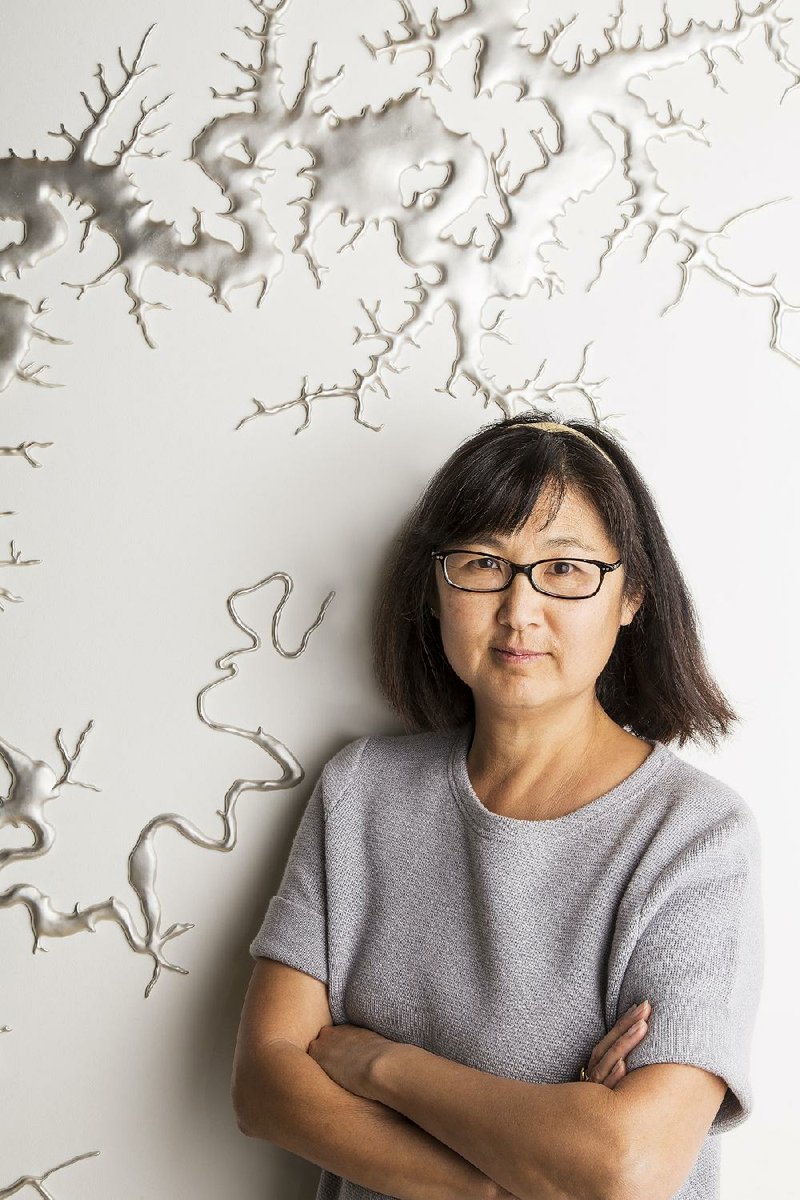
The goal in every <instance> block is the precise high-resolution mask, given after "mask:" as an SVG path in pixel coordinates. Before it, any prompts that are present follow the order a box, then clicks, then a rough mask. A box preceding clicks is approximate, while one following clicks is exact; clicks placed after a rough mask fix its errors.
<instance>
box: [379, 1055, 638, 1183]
mask: <svg viewBox="0 0 800 1200" xmlns="http://www.w3.org/2000/svg"><path fill="white" fill-rule="evenodd" d="M369 1094H370V1096H372V1097H373V1098H375V1099H377V1100H379V1101H380V1102H381V1103H383V1104H386V1105H388V1106H389V1107H390V1108H393V1109H394V1110H395V1111H397V1112H399V1113H402V1114H403V1115H405V1116H406V1117H408V1119H409V1120H411V1121H414V1122H415V1124H416V1125H418V1126H420V1127H421V1128H422V1129H425V1130H427V1131H428V1132H429V1133H430V1134H431V1135H432V1136H433V1137H435V1138H436V1139H437V1141H439V1142H442V1143H443V1144H444V1145H446V1146H450V1147H451V1149H453V1150H454V1151H455V1152H456V1153H457V1154H460V1155H462V1156H463V1157H464V1158H466V1159H468V1161H469V1162H471V1163H473V1165H474V1166H475V1167H477V1169H478V1170H479V1171H481V1172H482V1173H483V1174H485V1175H486V1176H488V1177H489V1178H490V1179H493V1180H496V1181H497V1182H498V1184H499V1185H500V1186H501V1187H503V1188H506V1189H508V1191H509V1192H511V1193H512V1194H513V1195H515V1196H519V1197H521V1198H523V1200H608V1198H609V1197H610V1196H615V1195H619V1194H620V1193H621V1191H622V1186H621V1184H622V1180H624V1179H625V1178H626V1172H627V1163H625V1162H624V1161H623V1155H622V1150H621V1143H622V1138H621V1128H620V1124H619V1113H618V1108H617V1105H616V1103H615V1097H614V1095H613V1092H612V1091H611V1090H610V1089H608V1088H606V1087H603V1086H602V1085H601V1084H595V1083H563V1084H562V1083H558V1084H537V1083H526V1082H524V1081H522V1080H518V1079H508V1078H505V1077H501V1076H496V1075H491V1074H488V1073H485V1072H483V1071H478V1070H475V1069H473V1068H472V1067H467V1066H464V1065H463V1064H462V1063H457V1062H451V1061H450V1060H449V1059H446V1058H440V1057H439V1056H438V1055H435V1054H430V1053H429V1052H428V1051H426V1050H422V1049H421V1048H420V1047H418V1046H414V1045H406V1044H404V1043H400V1042H388V1043H387V1046H386V1050H385V1052H382V1053H381V1054H380V1056H378V1058H376V1060H375V1063H374V1067H373V1072H372V1078H371V1079H370V1088H369Z"/></svg>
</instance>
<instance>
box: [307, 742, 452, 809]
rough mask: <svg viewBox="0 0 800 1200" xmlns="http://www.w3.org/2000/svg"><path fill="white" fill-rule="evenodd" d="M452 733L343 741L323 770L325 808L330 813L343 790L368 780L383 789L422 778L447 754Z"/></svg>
mask: <svg viewBox="0 0 800 1200" xmlns="http://www.w3.org/2000/svg"><path fill="white" fill-rule="evenodd" d="M452 737H453V733H372V734H366V735H364V736H362V737H357V738H354V739H353V740H352V741H349V742H346V743H345V745H344V746H342V748H341V749H340V750H338V751H337V752H336V753H335V754H334V755H332V757H331V758H329V759H328V761H327V762H326V763H325V766H324V767H323V770H322V779H323V788H324V793H325V809H326V812H328V813H330V812H331V811H332V809H333V808H334V807H335V805H336V804H337V803H338V802H339V800H341V798H342V797H343V796H344V795H345V793H346V792H347V791H348V790H349V789H351V788H353V787H355V786H361V785H363V784H365V783H366V782H369V781H375V782H376V783H378V784H379V785H380V786H381V788H382V789H387V788H389V787H391V786H392V785H395V786H397V785H398V784H400V783H407V782H408V781H409V780H410V779H413V778H422V777H425V776H426V775H427V774H428V773H429V772H430V768H431V765H432V763H433V762H435V761H436V760H437V758H442V756H443V755H446V753H447V751H448V749H449V747H450V744H451V741H452Z"/></svg>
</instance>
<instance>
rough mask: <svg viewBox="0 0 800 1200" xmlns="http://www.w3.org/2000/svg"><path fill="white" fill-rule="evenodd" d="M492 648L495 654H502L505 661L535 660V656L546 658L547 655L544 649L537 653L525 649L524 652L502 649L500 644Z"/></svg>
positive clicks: (501, 656)
mask: <svg viewBox="0 0 800 1200" xmlns="http://www.w3.org/2000/svg"><path fill="white" fill-rule="evenodd" d="M492 649H493V650H494V652H495V654H499V655H500V658H501V659H503V660H504V662H519V663H523V662H533V660H534V659H535V658H544V657H545V653H544V651H542V652H541V653H538V654H537V653H535V652H534V651H530V652H529V651H525V652H523V653H516V652H515V651H513V650H501V649H500V647H499V646H492Z"/></svg>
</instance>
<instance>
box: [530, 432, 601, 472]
mask: <svg viewBox="0 0 800 1200" xmlns="http://www.w3.org/2000/svg"><path fill="white" fill-rule="evenodd" d="M532 424H533V427H534V428H535V429H544V430H547V432H549V433H572V434H574V435H575V437H579V438H583V440H584V442H588V443H589V445H590V446H593V447H594V448H595V450H599V451H600V453H601V454H602V456H603V458H605V459H608V461H609V462H610V463H611V465H612V467H614V469H615V470H618V469H619V468H618V467H617V464H616V463H615V462H614V460H613V458H610V457H609V455H608V454H606V452H605V450H602V449H601V448H600V446H598V444H597V442H593V441H592V439H591V438H590V437H587V436H586V434H585V433H581V431H580V429H573V428H572V426H571V425H559V424H558V422H557V421H535V422H533V423H532Z"/></svg>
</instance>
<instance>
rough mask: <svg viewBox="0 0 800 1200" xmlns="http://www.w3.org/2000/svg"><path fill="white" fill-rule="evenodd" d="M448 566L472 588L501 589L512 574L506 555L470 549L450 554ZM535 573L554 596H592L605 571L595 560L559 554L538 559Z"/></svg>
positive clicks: (537, 581)
mask: <svg viewBox="0 0 800 1200" xmlns="http://www.w3.org/2000/svg"><path fill="white" fill-rule="evenodd" d="M444 567H445V572H446V574H447V577H448V578H449V580H450V582H451V583H454V584H455V585H456V587H460V588H466V589H467V590H468V591H471V592H496V591H499V590H500V589H501V588H503V587H505V586H506V584H507V583H508V582H509V580H510V579H511V575H512V571H511V568H510V567H509V565H508V563H505V562H503V561H502V559H499V558H492V557H491V556H490V555H486V554H471V553H468V552H466V551H457V552H455V553H451V554H448V555H446V557H445V559H444ZM532 574H533V580H534V583H535V584H536V586H537V587H538V588H541V590H542V591H543V592H548V593H549V594H550V595H551V596H574V597H578V596H591V595H592V593H593V592H596V591H597V589H598V587H599V586H600V577H601V575H602V572H601V570H600V568H599V567H598V566H596V565H595V564H594V563H587V562H580V561H578V560H576V559H572V558H557V559H553V560H552V561H550V562H542V563H538V564H537V566H535V567H534V569H533V572H532Z"/></svg>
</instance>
